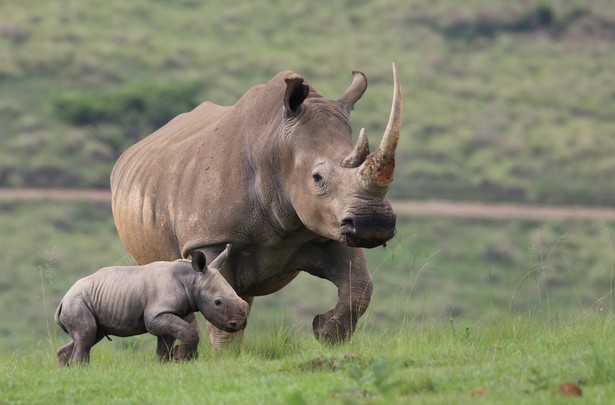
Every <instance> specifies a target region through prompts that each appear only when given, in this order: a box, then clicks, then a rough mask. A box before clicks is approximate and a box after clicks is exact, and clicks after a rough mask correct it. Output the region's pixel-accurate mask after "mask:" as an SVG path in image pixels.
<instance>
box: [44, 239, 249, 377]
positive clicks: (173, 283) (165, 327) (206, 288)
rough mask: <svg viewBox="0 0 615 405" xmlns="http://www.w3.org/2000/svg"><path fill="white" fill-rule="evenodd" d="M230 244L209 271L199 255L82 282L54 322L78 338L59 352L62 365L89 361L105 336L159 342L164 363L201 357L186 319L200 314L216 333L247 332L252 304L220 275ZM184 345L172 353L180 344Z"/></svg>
mask: <svg viewBox="0 0 615 405" xmlns="http://www.w3.org/2000/svg"><path fill="white" fill-rule="evenodd" d="M229 253H230V245H229V246H227V248H226V249H225V250H224V252H223V253H222V254H220V256H218V258H216V260H214V261H213V262H212V263H211V265H210V266H206V264H205V256H204V255H203V254H202V253H200V252H195V254H194V255H193V256H192V263H190V261H188V260H177V261H174V262H154V263H151V264H148V265H145V266H115V267H105V268H103V269H100V270H99V271H97V272H96V273H94V274H92V275H90V276H87V277H84V278H82V279H80V280H79V281H77V282H76V283H75V284H74V285H73V286H72V287H71V288H70V289H69V290H68V292H67V293H66V295H65V296H64V298H63V299H62V301H61V302H60V305H59V306H58V309H57V310H56V314H55V320H56V322H57V323H58V325H59V326H60V327H61V328H62V330H64V332H66V333H68V334H69V335H70V336H71V338H72V339H73V340H72V341H71V342H70V343H68V344H67V345H65V346H63V347H61V348H60V349H59V350H58V364H59V365H60V366H65V365H72V364H75V363H81V362H89V359H90V349H91V348H92V346H94V345H95V344H96V343H98V342H99V341H100V340H101V339H102V338H103V337H105V336H106V335H107V336H108V335H114V336H134V335H140V334H143V333H146V332H149V333H151V334H152V335H155V336H157V337H158V347H157V350H156V353H157V354H158V356H159V357H160V359H161V360H170V359H171V358H173V359H175V360H190V359H194V358H196V355H197V345H198V343H199V336H198V332H197V330H196V329H195V328H194V326H192V325H191V324H190V323H188V322H186V321H185V320H184V319H182V318H184V317H186V316H188V315H192V314H193V313H194V312H196V311H200V312H201V313H202V314H203V315H204V316H205V318H206V319H207V320H208V321H209V322H211V323H212V324H213V325H215V326H216V327H217V328H220V329H221V330H224V331H226V332H228V333H233V332H236V331H238V330H241V329H244V328H245V327H246V322H247V315H248V311H249V306H248V303H247V302H245V301H244V300H242V299H241V298H239V297H238V296H237V294H236V293H235V291H234V290H233V289H232V288H231V286H230V285H229V284H228V283H227V282H226V280H225V279H224V277H223V276H222V275H221V274H220V271H221V270H224V269H226V267H228V265H229V261H228V255H229ZM176 339H177V340H179V341H180V344H178V345H177V346H175V347H174V348H173V344H174V342H175V340H176Z"/></svg>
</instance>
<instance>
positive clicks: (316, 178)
mask: <svg viewBox="0 0 615 405" xmlns="http://www.w3.org/2000/svg"><path fill="white" fill-rule="evenodd" d="M312 179H314V181H315V182H319V181H321V180H322V176H321V175H320V174H319V173H314V174H312Z"/></svg>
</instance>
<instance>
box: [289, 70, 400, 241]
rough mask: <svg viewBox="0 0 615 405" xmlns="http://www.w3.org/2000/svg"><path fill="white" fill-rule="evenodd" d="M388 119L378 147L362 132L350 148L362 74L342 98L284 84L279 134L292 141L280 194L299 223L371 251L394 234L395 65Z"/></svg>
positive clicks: (296, 82) (296, 81) (292, 80)
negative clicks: (352, 117) (390, 190)
mask: <svg viewBox="0 0 615 405" xmlns="http://www.w3.org/2000/svg"><path fill="white" fill-rule="evenodd" d="M393 77H394V86H393V87H394V91H393V102H392V107H391V113H390V117H389V121H388V124H387V126H386V129H385V132H384V134H383V136H382V140H381V142H380V145H379V147H378V149H377V150H376V151H375V152H373V153H371V152H370V149H369V143H368V139H367V135H366V133H365V130H364V129H362V130H361V131H360V134H359V137H358V141H357V143H356V145H354V146H353V143H352V129H351V126H350V119H349V116H350V112H351V111H352V109H353V107H354V105H355V103H356V102H357V101H358V100H359V99H360V98H361V96H362V95H363V93H364V92H365V90H366V88H367V79H366V77H365V75H363V73H361V72H353V80H352V83H351V85H350V87H349V88H348V89H347V90H346V92H345V93H344V95H342V96H341V97H340V98H338V99H336V100H330V99H325V98H323V97H321V96H320V95H319V94H318V93H316V92H315V91H314V90H313V89H312V88H311V87H310V86H308V85H307V84H305V83H304V80H303V78H301V77H300V76H298V75H294V76H291V77H288V78H286V79H285V81H286V92H285V96H284V129H283V131H284V134H285V139H290V140H291V144H292V147H290V148H289V155H291V156H292V158H291V159H289V161H290V162H289V163H288V164H289V165H290V167H288V168H287V169H288V170H285V172H286V173H287V178H286V189H287V193H288V198H289V199H290V201H291V204H292V206H293V208H294V211H295V212H296V215H297V216H298V217H299V219H300V220H301V222H302V223H303V224H305V226H307V228H309V229H310V230H311V231H313V232H315V233H317V234H319V235H321V236H324V237H326V238H329V239H333V240H337V241H340V242H342V243H345V244H346V245H348V246H352V247H366V248H372V247H376V246H380V245H384V244H386V242H387V241H388V240H389V239H391V238H392V237H393V236H395V233H396V229H395V224H396V215H395V213H394V212H393V209H392V207H391V204H390V203H389V201H388V199H387V197H386V193H387V190H388V188H389V186H390V184H391V182H392V181H393V172H394V169H395V150H396V148H397V143H398V140H399V133H400V121H401V110H402V99H401V86H400V83H399V77H398V74H397V71H396V69H395V65H393Z"/></svg>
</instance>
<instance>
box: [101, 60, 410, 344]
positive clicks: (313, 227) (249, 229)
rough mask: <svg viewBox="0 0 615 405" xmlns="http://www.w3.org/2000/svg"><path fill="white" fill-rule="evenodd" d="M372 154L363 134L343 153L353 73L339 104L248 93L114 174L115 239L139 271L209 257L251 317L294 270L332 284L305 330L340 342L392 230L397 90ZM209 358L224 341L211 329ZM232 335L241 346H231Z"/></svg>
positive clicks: (301, 91) (141, 150)
mask: <svg viewBox="0 0 615 405" xmlns="http://www.w3.org/2000/svg"><path fill="white" fill-rule="evenodd" d="M393 77H394V85H393V102H392V107H391V113H390V117H389V121H388V124H387V126H386V129H385V132H384V134H383V137H382V140H381V143H380V145H379V147H378V149H377V150H376V151H375V152H373V153H370V150H369V143H368V141H367V136H366V135H365V131H364V130H362V131H361V134H360V136H359V138H358V142H357V144H356V146H353V143H352V129H351V126H350V119H349V115H350V112H351V110H352V109H353V108H354V105H355V103H356V102H357V101H358V100H359V98H360V97H361V96H362V95H363V93H364V92H365V90H366V88H367V79H366V77H365V75H364V74H363V73H361V72H357V71H355V72H353V79H352V83H351V84H350V86H349V88H348V89H347V90H346V92H345V93H344V94H343V95H342V96H341V97H340V98H338V99H335V100H333V99H327V98H324V97H322V96H321V95H320V94H318V93H317V92H316V90H314V88H313V87H311V86H309V85H308V84H306V83H305V81H304V79H303V78H302V77H301V76H299V75H298V74H296V73H293V72H282V73H279V74H278V75H276V76H275V77H274V78H273V79H272V80H270V81H269V82H267V83H265V84H262V85H257V86H255V87H253V88H251V89H250V90H248V91H247V92H246V93H245V94H244V96H242V97H241V98H240V100H238V101H237V103H236V104H234V105H232V106H220V105H216V104H213V103H211V102H203V103H201V104H200V105H199V106H197V107H196V108H195V109H194V110H192V111H190V112H187V113H184V114H181V115H179V116H177V117H175V118H174V119H173V120H171V121H170V122H169V123H167V124H166V125H165V126H163V127H162V128H160V129H159V130H157V131H156V132H154V133H153V134H151V135H149V136H147V137H146V138H144V139H143V140H141V141H140V142H138V143H136V144H135V145H133V146H131V147H130V148H128V149H127V150H126V151H125V152H124V153H123V154H122V155H121V156H120V158H119V159H118V161H117V162H116V164H115V166H114V168H113V171H112V174H111V191H112V209H113V216H114V220H115V224H116V227H117V230H118V233H119V236H120V238H121V240H122V241H123V243H124V245H125V246H126V248H127V250H128V251H129V252H130V254H131V255H132V256H133V257H134V258H135V260H136V261H137V262H138V263H140V264H145V263H149V262H152V261H157V260H174V259H177V258H181V257H187V256H188V255H190V253H191V252H193V251H197V250H198V251H202V252H203V253H204V254H205V255H206V256H207V257H208V258H211V257H215V256H216V255H217V254H218V253H219V252H220V251H221V250H222V249H224V246H225V245H226V244H227V243H231V244H232V245H233V254H232V255H231V261H232V266H230V267H229V268H228V270H226V271H224V270H223V271H222V274H223V275H224V277H225V278H226V279H227V280H228V281H229V283H230V284H231V285H232V286H233V288H234V289H235V290H236V291H237V293H238V294H239V295H240V296H241V297H242V298H244V299H245V300H246V301H247V302H248V303H249V304H250V305H251V304H252V300H253V297H255V296H260V295H267V294H270V293H273V292H275V291H277V290H279V289H280V288H282V287H284V286H285V285H286V284H288V283H289V282H290V281H291V280H293V279H294V278H295V277H296V276H297V274H298V273H299V272H300V271H304V272H307V273H309V274H312V275H314V276H317V277H320V278H324V279H327V280H329V281H331V282H333V283H334V284H335V285H336V286H337V288H338V298H339V301H338V303H337V305H336V306H335V308H334V309H332V310H330V311H328V312H326V313H324V314H320V315H317V316H316V317H315V318H314V321H313V329H314V334H315V336H316V338H317V339H318V340H320V341H325V342H330V343H337V342H341V341H344V340H345V339H346V338H348V337H349V336H350V335H351V334H352V332H353V331H354V329H355V326H356V323H357V320H358V319H359V317H360V316H361V315H362V314H363V313H364V312H365V310H366V309H367V307H368V305H369V302H370V300H371V295H372V288H373V284H372V279H371V276H370V274H369V271H368V268H367V263H366V259H365V254H364V252H363V249H357V247H359V248H360V247H367V248H372V247H376V246H381V245H385V244H386V242H387V241H388V240H390V239H391V238H392V237H393V236H394V235H395V232H396V229H395V224H396V215H395V213H394V212H393V209H392V207H391V205H390V203H389V200H388V199H387V197H386V192H387V190H388V188H389V185H390V184H391V182H392V181H393V171H394V167H395V149H396V147H397V143H398V140H399V132H400V120H401V86H400V83H399V77H398V74H397V71H396V69H395V65H393ZM208 329H209V337H210V340H211V343H212V346H213V347H218V346H220V345H222V344H224V343H226V342H227V341H228V340H230V336H229V335H227V334H226V333H225V332H224V331H222V330H220V329H219V328H216V327H215V326H213V325H211V324H208ZM235 336H239V338H240V337H241V334H238V335H235Z"/></svg>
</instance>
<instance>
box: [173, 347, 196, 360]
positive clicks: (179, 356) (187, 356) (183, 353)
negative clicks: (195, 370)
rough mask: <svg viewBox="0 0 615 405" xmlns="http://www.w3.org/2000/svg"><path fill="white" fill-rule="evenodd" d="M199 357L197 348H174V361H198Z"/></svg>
mask: <svg viewBox="0 0 615 405" xmlns="http://www.w3.org/2000/svg"><path fill="white" fill-rule="evenodd" d="M198 357H199V353H198V352H197V349H196V347H192V346H191V345H190V346H189V345H185V344H180V345H177V346H175V347H174V348H173V360H175V361H184V360H196V359H197V358H198Z"/></svg>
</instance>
